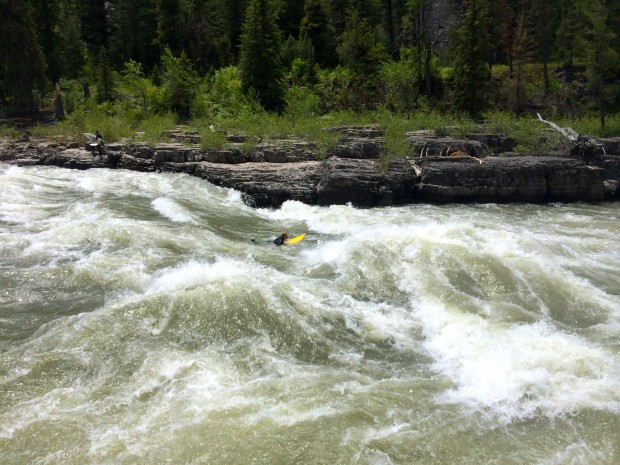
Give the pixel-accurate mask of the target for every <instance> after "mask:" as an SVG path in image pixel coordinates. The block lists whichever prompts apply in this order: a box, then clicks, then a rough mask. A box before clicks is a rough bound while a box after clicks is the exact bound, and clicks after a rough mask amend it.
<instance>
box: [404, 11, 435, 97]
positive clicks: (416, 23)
mask: <svg viewBox="0 0 620 465" xmlns="http://www.w3.org/2000/svg"><path fill="white" fill-rule="evenodd" d="M430 7H431V5H430V2H429V1H428V0H408V2H407V10H406V13H407V14H406V15H405V18H404V21H403V23H404V25H405V27H406V29H407V32H408V34H409V36H410V37H411V39H410V41H411V44H412V45H413V50H414V52H415V62H416V63H417V65H418V66H415V68H414V69H415V71H416V72H417V77H416V82H418V83H422V82H423V83H424V87H425V90H426V95H427V97H429V98H430V97H431V94H432V85H431V69H430V67H431V59H432V54H433V50H432V47H433V32H432V28H431V26H430V24H429V22H430V18H429V16H430ZM422 63H424V66H422Z"/></svg>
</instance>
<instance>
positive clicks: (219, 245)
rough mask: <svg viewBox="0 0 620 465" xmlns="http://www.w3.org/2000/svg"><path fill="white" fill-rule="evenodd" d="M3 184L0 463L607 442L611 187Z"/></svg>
mask: <svg viewBox="0 0 620 465" xmlns="http://www.w3.org/2000/svg"><path fill="white" fill-rule="evenodd" d="M0 204H1V209H0V463H2V464H5V463H6V464H86V463H89V464H138V463H139V464H144V463H149V464H163V463H173V464H225V465H230V464H270V465H274V464H287V465H288V464H373V465H376V464H407V465H409V464H502V465H504V464H558V465H559V464H610V465H614V464H618V463H620V434H619V433H618V432H619V431H620V343H619V340H620V239H619V238H620V204H601V205H582V204H578V205H549V206H527V205H508V206H497V205H484V206H444V207H434V206H428V205H415V206H410V207H402V208H385V209H371V210H358V209H354V208H351V207H349V206H334V207H330V208H318V207H310V206H306V205H302V204H299V203H296V202H288V203H286V204H285V205H284V206H283V208H282V209H281V210H277V211H273V210H253V209H251V208H249V207H246V206H245V205H244V204H243V203H242V202H241V200H240V195H239V194H238V193H236V192H234V191H229V190H224V189H219V188H216V187H214V186H211V185H209V184H208V183H206V182H205V181H202V180H199V179H195V178H191V177H187V176H181V175H165V174H145V173H132V172H125V171H111V170H90V171H86V172H82V171H70V170H61V169H54V168H17V167H9V166H6V165H4V166H3V165H0ZM285 229H287V230H288V231H290V232H291V233H301V232H307V233H308V236H307V237H306V239H304V240H303V241H302V242H301V243H300V244H298V245H296V246H292V247H274V246H270V245H267V244H266V242H267V241H268V240H270V239H273V238H274V237H275V236H276V235H277V234H279V233H280V231H282V230H285ZM251 238H255V239H256V240H257V242H258V243H257V244H254V243H252V242H250V239H251Z"/></svg>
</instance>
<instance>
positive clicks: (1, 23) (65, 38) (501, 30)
mask: <svg viewBox="0 0 620 465" xmlns="http://www.w3.org/2000/svg"><path fill="white" fill-rule="evenodd" d="M618 24H620V0H436V1H430V0H82V1H77V0H0V114H1V115H2V116H3V117H5V118H7V117H15V116H23V115H33V114H40V113H41V112H42V111H45V110H47V111H48V112H49V113H50V114H54V115H55V119H56V120H57V121H58V120H63V119H68V120H71V121H73V123H74V124H79V122H81V123H82V124H84V122H85V121H87V120H88V118H89V117H91V116H92V115H96V117H95V120H96V121H98V122H97V123H93V124H105V123H103V122H101V119H102V118H108V119H109V118H111V117H114V118H115V119H117V120H118V121H122V124H123V125H125V126H128V128H134V129H137V128H140V124H141V122H144V121H153V118H160V119H161V118H164V120H165V122H164V123H162V124H175V123H178V122H187V121H207V122H209V121H216V120H218V119H222V118H228V119H243V118H248V117H252V116H254V117H255V116H256V115H286V117H287V118H288V119H293V120H294V119H295V118H302V117H311V118H321V117H323V118H325V117H326V116H328V115H332V114H338V113H339V112H340V113H342V112H345V113H347V112H348V114H354V115H360V114H369V113H372V112H381V115H383V117H385V115H398V116H399V117H402V118H405V119H408V118H413V117H415V115H419V114H420V113H424V114H427V115H435V117H436V118H444V119H446V118H468V119H470V120H471V121H480V120H482V119H484V118H485V117H486V115H488V114H489V113H493V112H495V113H497V112H500V113H502V114H507V115H510V117H511V118H519V117H520V116H521V115H529V116H531V115H535V113H536V112H543V113H544V114H545V115H547V116H549V117H555V118H559V119H569V120H571V119H573V120H575V119H579V118H586V117H587V118H590V120H593V121H596V128H597V129H595V130H593V131H596V132H598V133H599V134H607V135H609V134H615V135H617V134H616V133H617V132H618V130H619V126H620V122H619V117H618V113H619V110H620V59H619V54H620V37H619V35H618V33H617V31H618V28H617V25H618ZM88 121H92V120H88ZM89 124H90V122H89ZM110 124H111V123H108V126H107V128H108V129H107V130H108V132H115V133H118V134H117V135H118V136H121V135H123V134H124V132H123V131H121V130H120V129H113V128H112V127H111V126H110ZM91 129H92V128H91Z"/></svg>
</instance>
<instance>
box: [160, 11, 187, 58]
mask: <svg viewBox="0 0 620 465" xmlns="http://www.w3.org/2000/svg"><path fill="white" fill-rule="evenodd" d="M156 6H157V10H156V11H157V43H158V44H159V47H160V49H161V50H165V49H166V48H169V49H170V51H171V52H172V53H173V54H175V55H180V54H181V52H182V51H183V38H184V37H185V17H186V14H185V10H184V5H183V2H182V1H181V0H157V5H156Z"/></svg>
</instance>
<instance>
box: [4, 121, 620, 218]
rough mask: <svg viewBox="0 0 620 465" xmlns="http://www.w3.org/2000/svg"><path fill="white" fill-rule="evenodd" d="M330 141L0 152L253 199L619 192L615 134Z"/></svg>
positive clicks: (30, 147) (11, 158) (190, 140)
mask: <svg viewBox="0 0 620 465" xmlns="http://www.w3.org/2000/svg"><path fill="white" fill-rule="evenodd" d="M334 130H336V131H338V132H339V133H340V134H341V137H340V141H339V143H338V144H337V145H336V146H335V147H333V148H332V149H331V150H329V151H328V153H327V156H325V155H321V154H320V151H319V149H318V148H317V147H316V146H315V145H313V144H311V143H308V142H304V141H301V140H296V139H295V140H275V141H268V142H267V141H265V142H260V143H258V144H256V145H255V146H254V147H253V148H252V149H251V150H247V149H246V150H244V148H245V147H247V145H243V143H242V142H241V141H240V140H239V139H238V138H234V137H230V138H229V142H230V143H229V146H228V147H227V148H226V149H214V150H209V149H207V150H203V149H201V148H200V147H199V145H198V142H199V136H198V135H197V134H195V133H188V132H173V133H171V140H172V141H173V142H170V143H165V144H164V143H162V144H158V145H155V146H154V147H151V146H148V145H146V144H144V143H114V144H108V145H107V146H106V155H105V156H103V157H101V158H100V157H98V156H94V155H93V152H91V151H89V150H87V149H88V148H89V147H88V146H87V144H83V145H80V144H78V143H76V142H73V143H68V144H62V143H58V142H53V141H50V140H30V139H28V138H24V139H22V140H2V141H0V161H2V162H4V163H9V164H15V165H19V166H31V165H51V166H59V167H64V168H72V169H90V168H113V169H128V170H135V171H161V172H177V173H187V174H189V175H192V176H198V177H200V178H202V179H205V180H207V181H209V182H212V183H214V184H216V185H218V186H223V187H229V188H234V189H237V190H239V191H241V192H242V193H243V195H244V200H245V201H246V202H247V203H248V204H250V205H253V206H256V207H274V208H278V207H279V206H280V205H282V203H283V202H285V201H286V200H290V199H292V200H299V201H301V202H304V203H307V204H316V205H331V204H344V203H349V202H350V203H352V204H353V205H356V206H360V207H374V206H389V205H403V204H409V203H416V202H425V203H455V202H458V203H463V202H481V203H483V202H485V203H486V202H492V203H508V202H529V203H546V202H574V201H603V200H618V199H619V198H620V188H619V187H618V186H619V182H620V138H613V139H604V140H603V139H602V140H598V141H592V140H589V139H580V140H578V141H576V142H575V143H573V144H572V145H571V146H567V148H565V149H563V150H559V151H554V152H553V153H547V154H542V155H535V156H534V155H525V154H517V153H515V152H513V150H514V141H512V140H511V139H510V138H508V137H505V136H502V135H497V134H469V135H468V136H467V138H466V139H454V138H449V137H442V136H438V135H435V134H433V133H431V132H429V131H416V132H411V133H408V134H407V135H406V137H407V143H408V145H409V146H410V153H411V155H410V156H409V157H407V158H404V159H396V160H392V161H389V162H386V161H383V160H382V159H381V158H380V156H381V153H382V152H383V150H384V144H385V139H384V133H383V131H382V130H381V129H380V128H376V127H353V128H336V129H334Z"/></svg>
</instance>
